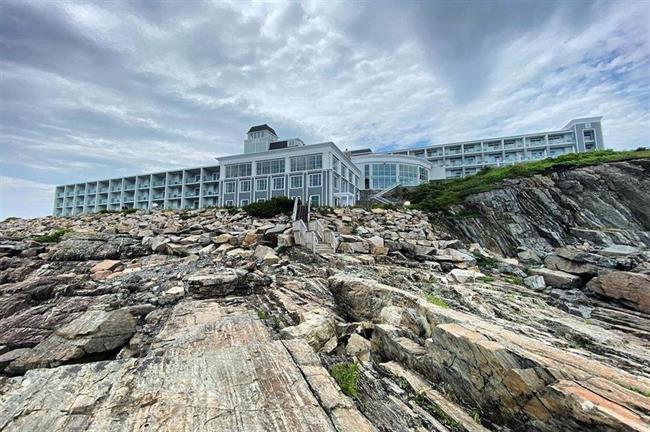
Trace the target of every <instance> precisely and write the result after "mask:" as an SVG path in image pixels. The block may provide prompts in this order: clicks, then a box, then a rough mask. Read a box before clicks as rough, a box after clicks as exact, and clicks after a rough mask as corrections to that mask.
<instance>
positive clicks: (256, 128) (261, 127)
mask: <svg viewBox="0 0 650 432" xmlns="http://www.w3.org/2000/svg"><path fill="white" fill-rule="evenodd" d="M265 130H267V131H270V132H272V133H273V135H275V136H278V134H276V133H275V131H274V130H273V128H272V127H271V126H269V125H267V124H266V123H264V124H263V125H257V126H253V127H252V128H250V129H249V130H248V133H251V132H261V131H265Z"/></svg>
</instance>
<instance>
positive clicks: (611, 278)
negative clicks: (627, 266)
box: [587, 271, 650, 312]
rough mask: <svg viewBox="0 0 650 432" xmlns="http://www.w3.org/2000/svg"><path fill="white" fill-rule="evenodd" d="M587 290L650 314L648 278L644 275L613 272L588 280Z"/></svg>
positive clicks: (649, 285) (649, 283)
mask: <svg viewBox="0 0 650 432" xmlns="http://www.w3.org/2000/svg"><path fill="white" fill-rule="evenodd" d="M587 288H589V289H590V290H592V291H593V292H595V293H597V294H600V295H603V296H606V297H611V298H613V299H616V300H623V301H624V302H626V303H628V304H630V305H631V306H632V307H634V308H635V309H637V310H640V311H642V312H650V276H648V275H646V274H641V273H631V272H624V271H615V272H611V273H607V274H605V275H602V276H598V277H597V278H594V279H592V280H590V281H589V283H588V284H587Z"/></svg>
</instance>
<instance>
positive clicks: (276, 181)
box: [224, 173, 323, 193]
mask: <svg viewBox="0 0 650 432" xmlns="http://www.w3.org/2000/svg"><path fill="white" fill-rule="evenodd" d="M302 179H303V177H302V176H290V177H289V187H290V188H291V189H300V188H302ZM308 184H309V187H320V186H322V184H323V176H322V175H321V174H320V173H317V174H309V182H308ZM235 185H236V182H234V181H229V182H226V183H224V191H225V193H235ZM271 186H272V190H284V177H273V178H271ZM266 190H268V179H265V178H263V179H256V180H255V191H256V192H262V191H266ZM250 191H251V180H240V181H239V192H250Z"/></svg>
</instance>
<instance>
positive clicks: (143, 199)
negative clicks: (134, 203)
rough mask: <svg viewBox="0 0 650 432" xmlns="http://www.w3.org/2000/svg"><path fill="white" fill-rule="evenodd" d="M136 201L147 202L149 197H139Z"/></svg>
mask: <svg viewBox="0 0 650 432" xmlns="http://www.w3.org/2000/svg"><path fill="white" fill-rule="evenodd" d="M138 201H140V202H143V201H149V197H148V196H144V197H140V198H138Z"/></svg>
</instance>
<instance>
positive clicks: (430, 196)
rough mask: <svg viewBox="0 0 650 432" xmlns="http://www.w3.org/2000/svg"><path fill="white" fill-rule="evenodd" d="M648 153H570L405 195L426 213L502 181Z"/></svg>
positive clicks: (647, 152)
mask: <svg viewBox="0 0 650 432" xmlns="http://www.w3.org/2000/svg"><path fill="white" fill-rule="evenodd" d="M648 158H650V150H648V149H645V148H639V149H637V150H632V151H614V150H599V151H592V152H588V153H569V154H566V155H562V156H558V157H555V158H548V159H543V160H539V161H532V162H523V163H519V164H516V165H510V166H507V167H502V168H484V169H483V170H481V171H480V172H479V173H477V174H475V175H471V176H468V177H465V178H461V179H455V180H450V181H445V182H440V183H427V184H423V185H420V186H418V187H417V188H416V189H415V190H413V191H411V192H409V193H408V197H407V198H408V199H409V200H410V201H411V203H412V207H414V208H417V209H419V210H425V211H431V212H433V211H440V210H445V209H447V208H448V207H449V206H451V205H454V204H459V203H460V202H462V201H463V200H464V199H465V197H467V196H468V195H472V194H476V193H481V192H488V191H490V190H493V189H496V188H497V187H498V186H499V185H500V184H501V182H502V181H503V180H505V179H509V178H517V177H529V176H532V175H534V174H539V173H543V172H545V171H547V170H550V169H566V168H572V167H580V166H586V165H597V164H601V163H604V162H615V161H622V160H629V159H648Z"/></svg>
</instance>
